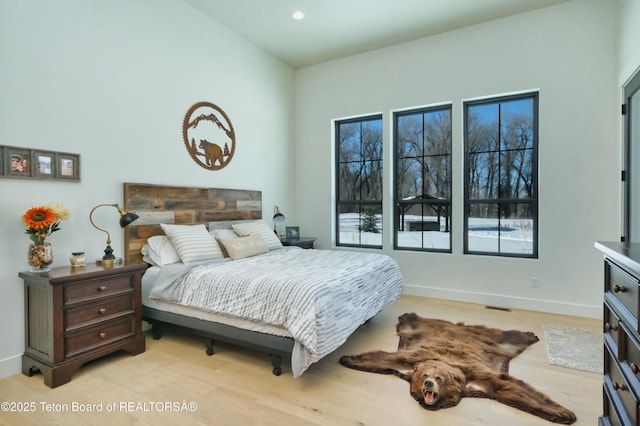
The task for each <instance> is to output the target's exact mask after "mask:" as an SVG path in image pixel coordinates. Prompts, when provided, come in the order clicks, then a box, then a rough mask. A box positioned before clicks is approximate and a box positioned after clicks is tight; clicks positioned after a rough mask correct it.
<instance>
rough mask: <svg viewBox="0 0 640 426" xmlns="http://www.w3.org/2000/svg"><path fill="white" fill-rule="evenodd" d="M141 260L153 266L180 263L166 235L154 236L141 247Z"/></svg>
mask: <svg viewBox="0 0 640 426" xmlns="http://www.w3.org/2000/svg"><path fill="white" fill-rule="evenodd" d="M141 252H142V260H144V261H145V262H147V263H150V264H152V265H155V266H164V265H170V264H172V263H178V262H180V256H179V255H178V253H177V252H176V249H175V248H173V244H171V240H170V239H169V237H167V236H166V235H154V236H153V237H150V238H149V239H148V240H147V244H145V245H144V246H143V247H142V250H141Z"/></svg>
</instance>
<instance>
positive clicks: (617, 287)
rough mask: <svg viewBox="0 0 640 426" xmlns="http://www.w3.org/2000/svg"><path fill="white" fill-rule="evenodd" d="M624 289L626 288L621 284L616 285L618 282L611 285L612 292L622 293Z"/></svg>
mask: <svg viewBox="0 0 640 426" xmlns="http://www.w3.org/2000/svg"><path fill="white" fill-rule="evenodd" d="M626 291H627V289H626V287H624V286H621V285H618V284H616V285H614V286H613V292H614V293H624V292H626Z"/></svg>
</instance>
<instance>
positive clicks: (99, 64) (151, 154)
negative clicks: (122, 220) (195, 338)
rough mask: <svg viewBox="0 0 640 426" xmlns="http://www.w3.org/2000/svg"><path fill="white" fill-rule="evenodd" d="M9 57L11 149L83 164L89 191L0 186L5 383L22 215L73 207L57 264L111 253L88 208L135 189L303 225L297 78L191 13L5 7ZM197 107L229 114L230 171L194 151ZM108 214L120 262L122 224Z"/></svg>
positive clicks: (13, 348)
mask: <svg viewBox="0 0 640 426" xmlns="http://www.w3.org/2000/svg"><path fill="white" fill-rule="evenodd" d="M0 58H1V59H0V76H1V78H0V145H12V146H19V147H29V148H38V149H43V150H51V151H63V152H72V153H79V154H80V155H81V163H82V176H81V178H82V180H81V182H80V183H69V182H57V181H53V182H52V181H35V180H19V179H0V199H2V200H3V201H2V202H1V203H0V319H1V320H0V336H2V344H1V345H0V377H3V376H6V375H10V374H14V373H17V372H19V371H20V355H21V354H22V352H23V351H24V337H23V336H24V326H23V322H24V321H23V293H22V291H23V287H22V282H21V280H20V279H19V278H18V272H19V271H22V270H25V269H26V268H27V263H26V252H27V247H28V245H29V238H28V237H27V236H26V235H24V225H23V224H22V221H21V215H22V214H23V213H24V211H26V210H27V209H28V208H29V207H31V206H32V205H40V204H45V203H48V202H49V201H61V202H64V203H65V204H66V205H67V206H68V207H70V208H71V211H72V216H71V218H70V219H69V220H68V221H65V222H63V223H62V230H61V231H59V232H56V233H55V234H54V235H53V236H52V237H51V238H50V241H51V243H52V244H53V246H54V256H55V263H54V266H57V265H65V264H68V258H69V254H70V252H72V251H81V250H83V251H86V252H87V255H88V257H89V259H95V258H98V257H101V256H102V254H103V253H102V251H103V250H104V246H105V239H106V238H105V235H104V234H103V233H101V232H99V231H97V230H95V229H94V228H93V227H91V225H90V223H89V220H88V215H89V211H90V210H91V208H92V207H93V206H95V205H97V204H100V203H116V202H118V203H122V201H123V197H122V183H123V182H147V183H157V184H172V185H186V186H203V187H222V188H244V189H257V190H262V191H263V209H264V215H265V217H270V215H271V214H272V211H273V210H272V209H273V205H274V204H275V203H278V205H280V207H281V208H282V210H283V211H284V212H285V213H286V214H287V216H288V217H290V218H291V219H292V220H294V218H295V210H294V207H295V206H294V199H293V193H294V190H295V187H294V184H293V183H292V182H293V171H292V169H291V168H290V164H292V163H293V159H294V157H293V151H294V149H293V125H292V117H293V70H292V69H291V68H289V67H287V66H285V65H283V64H282V63H280V62H278V61H276V60H275V59H273V58H272V57H270V56H268V55H267V54H266V53H264V52H262V51H261V50H258V49H257V48H255V47H253V46H252V45H249V44H248V43H246V42H245V41H243V40H242V39H241V38H239V37H238V36H236V35H234V34H233V33H230V32H229V31H227V30H226V29H224V28H223V27H221V26H220V25H218V24H216V23H215V22H213V21H211V20H210V19H209V18H206V17H205V16H204V15H202V14H201V13H200V12H198V11H196V10H195V9H193V8H191V7H190V6H188V5H186V4H185V3H183V2H181V1H176V0H109V1H103V0H56V1H50V0H21V1H13V0H0ZM199 101H209V102H213V103H215V104H216V105H218V106H219V107H221V108H222V109H223V110H224V111H225V112H226V113H227V115H228V116H229V117H230V119H231V121H232V123H233V126H234V129H235V132H236V142H237V146H236V152H235V155H234V157H233V160H232V161H231V163H230V164H229V165H228V166H226V167H225V168H224V169H222V170H219V171H208V170H205V169H203V168H201V167H200V166H198V165H197V164H196V163H195V162H194V161H193V160H192V159H191V157H189V155H188V153H187V151H186V149H185V147H184V144H183V142H182V120H183V118H184V115H185V113H186V112H187V109H188V108H189V107H190V106H191V105H193V104H194V103H196V102H199ZM96 213H97V214H98V213H101V214H100V216H97V215H96V217H100V221H99V223H100V225H101V226H104V227H107V228H108V229H109V230H110V231H111V236H112V240H113V243H112V246H113V247H114V249H115V251H116V254H117V255H120V256H121V255H122V253H123V244H122V238H123V236H122V232H121V231H120V230H119V228H118V226H117V213H116V212H115V210H114V211H113V213H112V214H111V216H110V215H109V212H108V210H107V209H100V210H98V212H96ZM102 215H104V216H102ZM97 221H98V220H97ZM109 221H111V226H110V225H109V223H108V222H109Z"/></svg>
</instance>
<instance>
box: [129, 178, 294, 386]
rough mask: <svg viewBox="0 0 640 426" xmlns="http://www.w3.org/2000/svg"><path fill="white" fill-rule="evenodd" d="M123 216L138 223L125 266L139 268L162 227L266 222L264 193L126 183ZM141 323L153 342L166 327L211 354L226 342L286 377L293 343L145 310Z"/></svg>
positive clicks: (131, 232) (132, 226)
mask: <svg viewBox="0 0 640 426" xmlns="http://www.w3.org/2000/svg"><path fill="white" fill-rule="evenodd" d="M124 210H125V211H128V212H133V213H136V214H137V215H138V216H139V219H138V220H136V221H135V222H133V223H132V224H130V225H129V226H127V227H126V228H124V245H125V255H124V256H125V257H124V258H125V261H127V262H134V263H140V262H142V254H141V253H140V250H141V249H142V247H143V246H144V244H145V243H146V241H147V239H148V238H149V237H152V236H154V235H164V232H163V231H162V228H161V227H160V224H161V223H173V224H184V225H188V224H192V225H195V224H204V225H205V226H207V228H208V229H209V230H212V229H218V228H230V227H231V225H232V224H234V223H238V222H242V221H247V220H257V219H261V218H262V192H260V191H251V190H237V189H220V188H192V187H180V186H165V185H151V184H141V183H129V182H125V183H124ZM142 319H143V320H145V321H147V322H148V323H150V324H151V326H152V329H153V338H154V339H160V338H161V336H162V332H163V330H164V329H165V328H167V327H177V328H179V329H181V330H184V331H188V332H190V333H193V334H196V335H199V336H202V337H204V338H205V345H206V350H205V352H206V354H207V355H213V344H214V342H215V341H222V342H226V343H230V344H234V345H238V346H242V347H246V348H249V349H253V350H257V351H261V352H265V353H268V354H270V355H271V363H272V366H273V374H275V375H276V376H279V375H280V374H281V373H282V366H281V365H282V364H281V362H282V357H288V358H290V357H291V353H292V351H293V344H294V341H293V339H292V338H290V337H282V336H275V335H271V334H264V333H259V332H255V331H249V330H244V329H240V328H237V327H232V326H229V325H226V324H221V323H216V322H211V321H205V320H201V319H197V318H192V317H188V316H184V315H178V314H174V313H170V312H165V311H162V310H158V309H152V308H149V307H146V306H144V305H143V306H142Z"/></svg>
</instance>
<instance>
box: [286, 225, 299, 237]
mask: <svg viewBox="0 0 640 426" xmlns="http://www.w3.org/2000/svg"><path fill="white" fill-rule="evenodd" d="M284 236H285V238H286V239H287V240H299V239H300V227H299V226H287V227H285V234H284Z"/></svg>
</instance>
